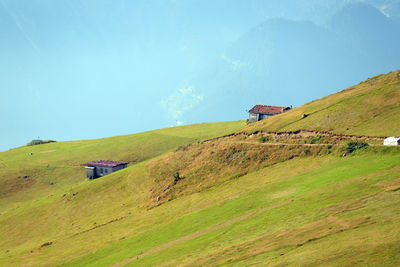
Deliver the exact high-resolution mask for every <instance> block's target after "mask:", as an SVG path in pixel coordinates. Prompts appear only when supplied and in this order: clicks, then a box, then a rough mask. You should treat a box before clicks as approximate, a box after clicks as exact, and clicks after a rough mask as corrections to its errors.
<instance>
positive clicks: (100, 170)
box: [86, 164, 127, 179]
mask: <svg viewBox="0 0 400 267" xmlns="http://www.w3.org/2000/svg"><path fill="white" fill-rule="evenodd" d="M126 167H127V165H126V164H125V165H119V166H117V167H94V169H88V168H86V177H87V178H88V179H96V178H99V177H103V176H105V175H107V174H110V173H113V172H116V171H118V170H121V169H124V168H126Z"/></svg>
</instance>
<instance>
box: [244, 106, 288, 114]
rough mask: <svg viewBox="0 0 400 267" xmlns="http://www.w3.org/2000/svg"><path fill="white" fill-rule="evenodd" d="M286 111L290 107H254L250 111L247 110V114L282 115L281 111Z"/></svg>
mask: <svg viewBox="0 0 400 267" xmlns="http://www.w3.org/2000/svg"><path fill="white" fill-rule="evenodd" d="M288 109H290V107H279V106H268V105H255V106H254V107H253V108H252V109H250V110H249V113H255V114H268V115H270V114H272V115H275V114H279V113H282V112H283V111H285V110H288Z"/></svg>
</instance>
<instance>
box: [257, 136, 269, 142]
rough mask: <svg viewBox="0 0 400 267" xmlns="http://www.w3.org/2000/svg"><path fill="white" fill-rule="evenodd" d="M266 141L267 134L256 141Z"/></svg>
mask: <svg viewBox="0 0 400 267" xmlns="http://www.w3.org/2000/svg"><path fill="white" fill-rule="evenodd" d="M267 141H268V136H263V137H261V138H259V139H258V142H260V143H265V142H267Z"/></svg>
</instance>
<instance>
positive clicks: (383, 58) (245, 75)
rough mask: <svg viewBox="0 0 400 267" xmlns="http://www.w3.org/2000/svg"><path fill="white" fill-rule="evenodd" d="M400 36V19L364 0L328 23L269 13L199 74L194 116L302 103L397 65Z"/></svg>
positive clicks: (228, 115)
mask: <svg viewBox="0 0 400 267" xmlns="http://www.w3.org/2000/svg"><path fill="white" fill-rule="evenodd" d="M399 36H400V27H399V24H398V23H397V22H396V21H394V20H392V19H391V18H390V17H387V16H385V15H384V14H383V13H382V12H380V11H379V10H377V9H376V8H374V7H372V6H371V5H367V4H364V3H356V4H349V5H346V6H344V7H343V8H342V9H340V10H339V11H338V12H337V13H336V14H334V15H333V16H332V18H331V19H329V20H328V22H327V23H326V24H325V25H323V26H317V25H316V24H314V23H312V22H305V21H293V20H285V19H270V20H267V21H266V22H264V23H262V24H260V25H258V26H256V27H255V28H253V29H252V30H250V31H249V32H247V33H246V34H244V35H243V36H242V37H240V38H239V39H238V40H237V41H236V42H235V43H234V44H233V45H232V46H231V47H230V48H229V49H227V50H226V51H225V53H224V54H223V55H222V56H221V57H220V58H219V59H218V60H217V61H216V62H215V63H213V64H212V65H211V66H210V67H209V72H205V73H203V74H202V76H200V77H198V78H197V79H194V81H193V84H194V85H196V87H198V88H204V92H205V93H204V101H203V103H202V105H199V108H197V109H194V110H193V111H192V113H191V114H190V115H191V117H190V119H192V120H193V121H195V120H196V119H198V118H203V119H204V120H206V119H207V118H211V117H212V118H214V119H215V120H216V121H220V120H233V119H235V118H238V117H242V118H244V117H245V110H246V109H247V110H248V109H250V108H251V107H252V105H254V104H273V105H295V106H297V105H300V104H302V103H304V102H306V101H310V100H312V99H313V98H318V97H321V96H323V95H326V94H329V93H333V92H335V91H337V90H339V89H341V88H345V87H346V86H347V85H348V84H352V83H356V82H357V81H358V80H362V79H365V78H367V77H369V76H373V75H376V74H379V73H384V72H388V71H391V70H396V69H398V68H399V67H400V50H399V49H398V47H400V39H399ZM186 118H189V117H188V116H186Z"/></svg>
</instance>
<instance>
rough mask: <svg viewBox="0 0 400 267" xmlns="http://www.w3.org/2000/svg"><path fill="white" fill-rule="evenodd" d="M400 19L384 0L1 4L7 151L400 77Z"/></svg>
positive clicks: (213, 116)
mask: <svg viewBox="0 0 400 267" xmlns="http://www.w3.org/2000/svg"><path fill="white" fill-rule="evenodd" d="M399 10H400V1H383V0H382V1H364V2H359V1H343V0H341V1H339V0H337V1H329V2H328V3H327V2H326V1H323V3H321V1H316V0H315V1H306V3H305V1H295V0H292V1H261V0H251V1H227V0H221V1H176V0H175V1H151V2H149V1H135V2H134V3H132V2H131V1H122V0H121V1H113V2H112V3H109V2H106V1H87V2H84V3H82V2H80V1H57V2H42V1H29V2H23V1H9V0H2V1H0V23H1V28H0V41H1V42H0V56H1V58H2V61H1V62H0V73H1V74H0V75H1V76H0V88H1V90H2V95H3V98H2V103H1V105H0V116H1V119H2V121H3V123H2V129H1V136H0V138H1V139H2V140H3V142H2V144H0V150H5V149H8V148H10V147H15V146H19V145H23V144H24V143H26V142H28V141H30V140H31V139H33V138H36V137H37V136H40V137H42V138H44V139H56V140H70V139H86V138H95V137H104V136H110V135H118V134H126V133H132V132H139V131H144V130H148V129H154V128H162V127H166V126H170V125H177V124H188V123H196V122H204V121H225V120H237V119H245V118H246V115H247V114H246V110H247V109H250V108H251V106H252V105H254V104H256V103H267V104H276V105H293V106H297V105H300V104H302V103H304V102H306V101H309V100H312V99H315V98H318V97H321V96H324V95H326V94H329V93H331V92H334V91H336V90H337V89H338V88H346V87H348V86H349V85H352V84H354V83H355V82H357V81H360V80H363V79H365V78H367V77H370V76H373V75H376V74H379V73H385V72H388V71H391V70H395V69H398V68H399V67H400V61H399V59H400V52H399V50H398V47H400V37H399V36H400V26H399V25H400V17H399ZM89 121H90V122H89Z"/></svg>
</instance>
